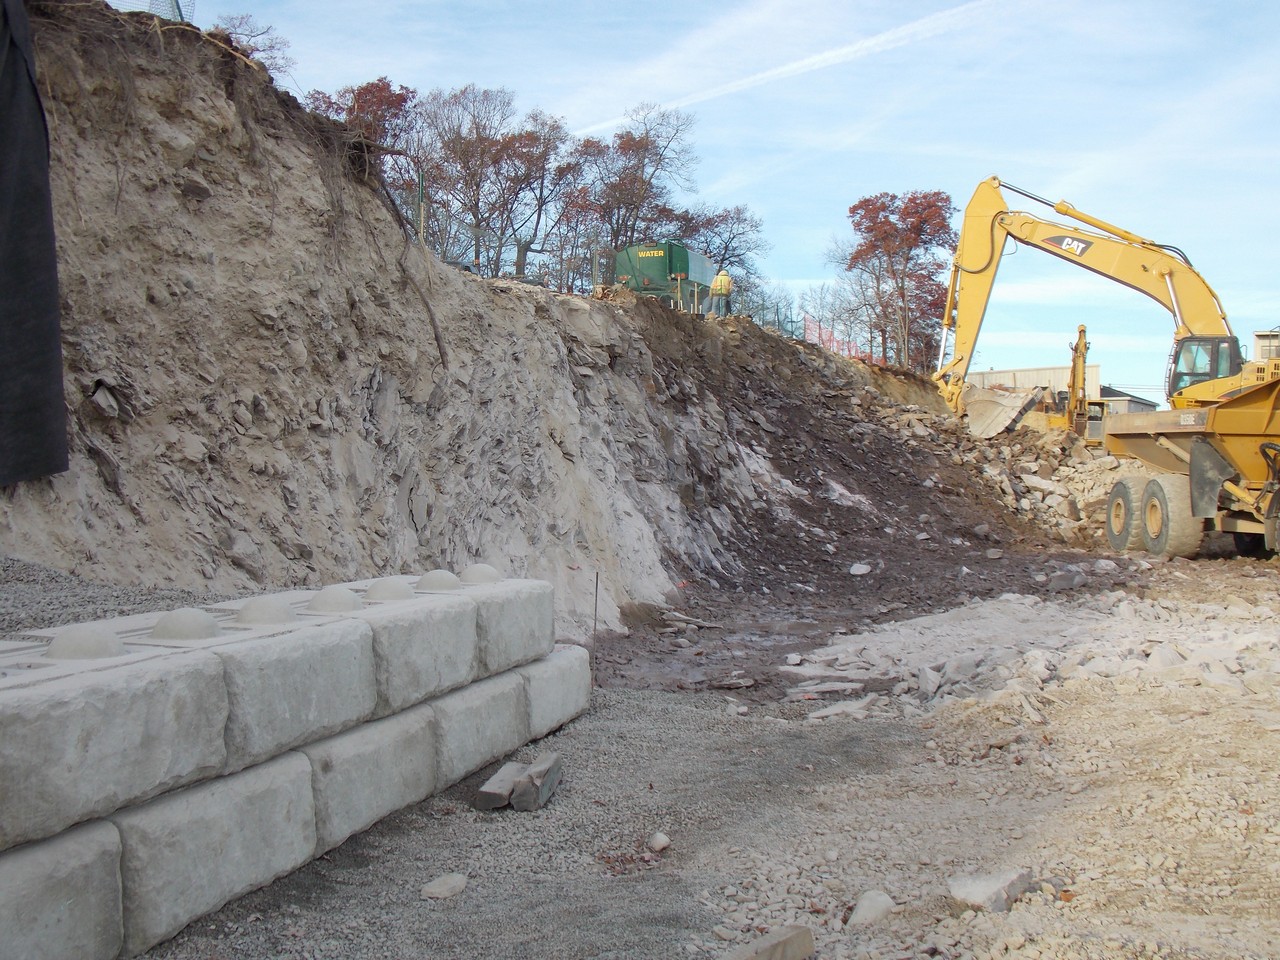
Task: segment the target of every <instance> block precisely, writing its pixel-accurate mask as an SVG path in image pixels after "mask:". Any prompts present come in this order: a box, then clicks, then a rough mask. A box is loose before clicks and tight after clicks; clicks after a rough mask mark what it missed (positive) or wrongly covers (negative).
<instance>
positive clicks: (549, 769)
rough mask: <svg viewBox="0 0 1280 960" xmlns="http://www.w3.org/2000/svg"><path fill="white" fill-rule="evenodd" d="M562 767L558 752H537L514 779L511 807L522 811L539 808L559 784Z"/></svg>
mask: <svg viewBox="0 0 1280 960" xmlns="http://www.w3.org/2000/svg"><path fill="white" fill-rule="evenodd" d="M563 769H564V765H563V764H562V763H561V760H560V754H559V753H556V752H555V751H554V750H551V751H547V752H546V753H541V754H539V755H538V757H537V759H536V760H534V761H533V763H531V764H530V765H529V769H528V770H527V771H525V773H524V775H523V776H522V777H520V779H519V780H517V781H516V785H515V789H513V790H512V791H511V808H512V809H513V810H519V811H521V812H524V813H527V812H528V811H530V810H541V809H542V807H543V806H544V805H545V804H546V802H547V801H548V800H550V799H551V795H552V794H553V793H555V792H556V787H558V786H559V785H560V774H561V773H562V771H563Z"/></svg>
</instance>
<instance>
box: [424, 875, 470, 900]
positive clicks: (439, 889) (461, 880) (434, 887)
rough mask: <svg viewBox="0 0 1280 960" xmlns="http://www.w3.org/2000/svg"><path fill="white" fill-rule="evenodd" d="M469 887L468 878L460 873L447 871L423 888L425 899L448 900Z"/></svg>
mask: <svg viewBox="0 0 1280 960" xmlns="http://www.w3.org/2000/svg"><path fill="white" fill-rule="evenodd" d="M465 889H467V878H466V877H464V876H463V875H462V874H460V873H446V874H444V875H443V876H439V877H436V878H435V879H434V880H432V881H431V882H430V883H428V884H426V885H424V886H423V888H422V899H423V900H447V899H449V898H450V897H456V896H457V895H458V894H460V893H461V892H462V891H463V890H465Z"/></svg>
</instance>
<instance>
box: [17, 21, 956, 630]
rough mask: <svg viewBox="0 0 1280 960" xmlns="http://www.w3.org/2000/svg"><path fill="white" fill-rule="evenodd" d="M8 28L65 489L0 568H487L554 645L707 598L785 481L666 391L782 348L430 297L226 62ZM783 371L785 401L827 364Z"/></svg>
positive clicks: (188, 36)
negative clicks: (37, 154) (683, 585)
mask: <svg viewBox="0 0 1280 960" xmlns="http://www.w3.org/2000/svg"><path fill="white" fill-rule="evenodd" d="M33 16H34V21H35V22H34V28H35V32H36V39H37V47H38V58H39V63H40V68H41V71H42V77H41V82H42V88H43V89H44V90H45V91H46V97H45V100H46V110H47V112H48V114H49V127H50V131H51V137H52V153H53V166H52V171H51V173H52V179H53V185H54V197H55V208H56V209H55V215H56V227H57V236H58V249H59V259H60V271H61V282H62V303H63V329H64V358H65V359H64V365H65V385H66V393H67V397H68V405H69V407H70V410H69V417H70V432H71V437H72V466H71V469H70V471H69V472H67V473H65V474H62V475H60V476H58V477H55V478H53V479H52V480H51V481H47V482H41V483H37V484H26V485H22V486H20V487H18V488H16V489H15V490H14V491H13V493H12V496H11V498H10V499H9V501H8V502H7V503H6V509H5V510H4V511H3V514H0V551H3V552H4V553H8V554H10V555H12V556H15V557H19V558H21V559H25V560H31V561H34V562H38V563H44V564H47V565H49V566H52V567H56V568H59V569H64V570H68V571H70V572H73V573H76V574H79V575H81V576H85V577H88V578H90V579H94V580H99V581H106V582H115V583H135V582H147V583H150V584H151V585H157V586H158V585H165V584H167V585H170V586H174V587H181V588H189V589H196V590H215V591H222V592H231V591H236V592H243V591H245V590H246V589H253V588H262V587H269V586H293V585H297V586H316V585H319V584H323V583H325V582H333V581H335V580H351V579H354V578H358V577H367V576H375V575H385V574H396V573H417V572H421V571H422V570H426V569H430V568H433V567H445V568H452V569H461V568H462V567H463V566H466V565H467V564H469V563H472V562H475V561H484V562H486V563H490V564H493V565H494V566H496V567H498V568H499V569H500V571H501V573H502V574H504V575H506V576H527V577H530V578H536V579H542V580H547V581H550V582H551V583H552V584H553V585H554V586H555V589H556V602H557V611H556V613H557V616H558V619H559V622H560V623H561V624H562V630H563V631H564V632H566V633H568V634H573V633H575V632H577V633H580V632H582V630H584V629H587V628H589V626H590V624H591V623H592V622H598V623H599V625H600V626H612V625H617V624H618V623H619V622H620V613H619V611H620V608H623V607H624V606H626V605H628V604H630V605H643V604H652V603H656V602H661V600H662V598H663V597H664V595H666V594H667V593H668V592H669V591H670V590H671V588H672V587H673V574H672V573H671V571H673V570H696V571H704V572H707V573H708V574H709V575H710V574H715V575H721V576H724V575H729V574H732V572H733V570H734V568H735V566H736V560H735V558H734V557H733V555H732V553H731V551H730V550H729V546H728V545H729V544H731V543H732V542H733V541H734V540H735V539H738V538H739V536H740V534H741V531H742V529H743V528H744V526H745V522H744V521H745V518H747V517H748V516H749V515H750V511H752V510H753V509H759V508H760V506H761V504H762V501H763V500H764V499H767V497H766V496H764V494H763V491H764V490H765V489H766V488H767V487H769V486H770V485H771V484H774V483H776V482H777V480H778V479H779V478H778V477H777V476H776V475H775V474H776V471H774V470H773V468H772V467H771V465H770V464H769V462H768V458H767V457H764V458H762V456H761V453H760V452H761V451H762V450H765V447H763V446H762V445H761V444H759V443H756V444H754V445H753V449H749V448H748V447H747V446H746V445H744V444H745V442H747V441H746V440H745V439H744V437H742V436H740V434H743V435H751V436H760V437H769V436H770V435H771V434H772V433H777V428H776V427H774V426H773V425H771V424H770V423H769V419H770V417H768V416H764V415H762V413H761V411H760V410H758V409H752V410H751V413H752V415H753V420H752V421H751V422H748V420H747V419H746V418H744V417H740V416H738V415H736V414H734V413H733V412H732V411H730V410H727V409H726V408H725V407H724V405H723V402H722V401H723V394H721V395H720V396H719V397H718V396H717V394H716V393H715V392H713V391H710V390H708V389H705V388H704V387H702V386H700V383H699V380H700V378H699V376H698V375H696V374H695V373H694V372H692V371H691V369H690V367H691V365H694V364H700V365H704V366H705V365H714V364H719V365H721V366H722V367H727V366H728V365H729V362H728V360H727V359H726V358H727V357H728V355H729V354H731V353H733V352H734V351H737V352H739V353H744V354H747V355H755V356H757V357H758V356H759V352H760V351H759V350H758V349H757V348H756V347H755V346H753V345H746V344H744V343H743V341H744V339H748V338H752V337H754V338H756V339H757V340H759V339H761V338H764V339H770V340H773V341H776V342H777V343H779V344H781V343H784V341H781V340H780V338H777V337H773V336H771V335H766V334H765V333H763V332H762V331H760V330H759V329H757V328H755V327H754V326H752V325H751V324H749V323H747V324H744V327H745V329H739V327H738V326H736V325H735V324H733V323H732V322H727V323H720V324H717V323H711V322H704V321H702V320H699V319H694V318H689V317H680V316H678V315H675V314H672V313H670V312H668V311H666V310H663V309H661V308H659V307H658V306H657V305H656V304H655V303H653V302H652V301H639V302H637V301H635V300H634V299H627V298H623V299H621V300H619V301H615V302H603V301H600V300H591V299H587V298H584V297H578V296H560V295H556V294H554V293H551V292H549V291H546V290H542V289H535V288H531V287H527V286H523V285H520V284H516V283H505V282H502V281H485V280H480V279H478V278H476V277H473V276H470V275H468V274H463V273H460V272H458V271H455V270H453V269H451V268H447V267H444V266H442V265H441V264H440V263H439V262H438V261H436V260H435V259H434V258H433V257H431V256H430V255H429V254H426V253H424V252H423V251H421V250H419V249H418V248H416V247H414V246H412V245H411V244H410V243H409V242H408V241H406V239H405V232H404V230H403V229H402V228H401V226H400V224H399V222H398V220H397V217H396V215H395V214H394V211H393V210H392V209H391V207H390V206H389V204H388V203H387V202H385V199H384V196H383V194H382V192H381V190H380V188H379V187H378V185H377V184H376V182H375V180H374V179H373V178H371V177H369V176H368V167H367V164H368V158H367V156H365V155H364V154H362V153H361V152H360V151H359V150H358V149H357V147H356V146H355V145H353V144H352V143H351V142H350V141H349V139H348V138H346V136H345V134H344V132H343V130H342V129H341V128H339V127H337V126H336V125H334V124H331V123H329V122H328V121H324V120H322V119H320V118H317V117H315V116H313V115H310V114H308V113H306V112H305V111H303V110H302V109H301V108H300V107H299V105H298V104H297V102H296V101H295V100H293V98H292V97H290V96H289V95H287V94H284V93H281V92H280V91H278V90H276V89H275V88H274V87H273V86H271V84H270V81H269V80H268V79H267V78H266V76H265V75H264V74H262V73H261V71H258V70H255V69H254V68H253V67H252V66H250V65H249V64H247V63H245V62H243V61H242V60H240V59H238V58H236V57H234V56H233V55H232V54H231V53H229V52H228V51H227V50H226V49H225V48H224V47H222V46H220V45H218V44H215V43H213V42H211V41H210V40H209V39H208V38H206V37H203V36H202V35H200V34H198V33H197V32H195V31H191V30H172V31H166V32H164V34H163V43H162V42H161V34H160V33H159V32H158V31H156V30H154V29H153V20H152V18H150V17H149V16H147V15H143V14H122V13H119V12H117V11H114V10H112V9H110V8H108V7H106V6H105V5H96V4H76V5H74V6H71V5H50V6H49V7H42V8H40V9H39V10H37V11H36V12H35V13H34V14H33ZM786 349H787V351H789V352H790V353H791V354H792V355H793V359H792V360H791V361H789V365H788V369H786V370H785V371H775V372H777V373H778V376H779V378H780V380H781V381H786V380H788V379H790V377H791V376H792V375H793V373H794V374H796V375H798V374H799V373H800V372H802V370H804V371H805V372H806V375H807V376H809V377H810V378H811V379H812V377H815V376H820V375H826V374H825V373H824V370H825V371H826V372H828V373H829V369H828V368H831V367H832V366H833V364H834V361H832V360H825V359H816V360H815V359H814V358H813V356H811V355H806V354H805V352H804V350H803V349H802V348H800V347H797V346H793V345H791V344H789V343H787V344H786ZM812 353H813V352H812V351H810V354H812ZM735 362H736V361H735ZM824 365H825V366H824ZM806 368H807V369H806ZM851 371H855V367H854V366H853V365H849V364H846V365H845V369H844V372H843V373H842V374H841V376H842V377H843V382H844V383H845V386H846V387H848V386H851V385H852V386H857V385H858V383H861V384H863V385H865V386H868V387H870V386H871V385H872V383H873V381H876V376H877V375H875V374H872V373H871V372H870V371H869V370H867V368H863V367H858V368H856V371H860V372H852V373H851ZM784 374H785V376H784ZM735 376H736V374H730V375H727V376H726V377H725V378H724V382H732V381H734V379H735ZM850 377H853V380H854V381H856V382H851V381H850ZM881 379H882V381H883V382H882V383H881V384H880V389H881V390H882V391H883V392H884V394H885V396H886V397H891V398H893V399H894V400H896V401H897V402H903V403H914V402H922V403H932V404H933V405H934V407H935V409H940V407H937V402H936V397H935V396H934V395H933V391H932V389H931V388H930V387H929V386H928V385H927V384H924V383H919V384H917V383H912V382H909V381H908V380H907V378H904V377H902V376H900V375H895V376H884V377H883V378H881ZM855 402H857V401H855ZM850 409H852V408H850ZM915 409H919V408H918V407H917V408H915ZM764 412H765V413H769V412H770V411H769V410H768V408H767V407H766V408H764ZM916 426H918V425H917V424H915V423H910V424H907V423H904V429H905V428H906V427H916ZM877 429H879V428H877ZM786 439H787V438H779V439H778V442H779V443H784V442H785V441H786ZM848 486H849V484H847V483H846V484H844V485H843V486H841V487H840V489H841V490H844V491H845V492H846V493H848V489H847V488H848ZM864 499H865V498H864ZM156 571H163V574H162V576H163V581H164V582H162V583H156ZM597 576H598V577H599V590H598V592H597V589H596V577H597Z"/></svg>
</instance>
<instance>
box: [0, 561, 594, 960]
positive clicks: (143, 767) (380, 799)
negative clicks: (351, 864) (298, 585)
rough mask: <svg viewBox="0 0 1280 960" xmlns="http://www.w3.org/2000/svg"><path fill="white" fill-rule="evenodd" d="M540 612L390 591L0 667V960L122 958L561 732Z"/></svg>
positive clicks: (81, 635)
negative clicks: (11, 959)
mask: <svg viewBox="0 0 1280 960" xmlns="http://www.w3.org/2000/svg"><path fill="white" fill-rule="evenodd" d="M434 573H444V572H443V571H434ZM317 598H320V600H321V601H322V602H317ZM552 610H553V596H552V590H551V587H550V585H548V584H545V583H541V582H538V581H527V580H497V581H496V582H494V581H493V579H492V578H487V579H486V578H480V579H474V578H471V579H468V580H462V579H461V578H458V577H453V576H452V575H451V574H450V575H448V576H447V577H441V576H437V577H425V578H422V582H421V583H420V582H419V580H418V578H414V577H396V578H383V579H381V580H377V581H364V582H360V583H355V584H347V585H335V586H334V587H330V588H327V592H326V591H319V592H317V591H293V592H289V593H284V594H276V595H271V596H267V597H255V598H249V599H247V600H243V601H236V602H232V603H227V604H218V605H215V606H212V607H210V608H208V609H207V610H191V609H187V610H181V611H170V612H169V613H168V614H145V615H139V616H136V617H128V618H121V619H119V620H112V621H100V622H97V623H94V624H83V625H77V626H76V627H75V628H73V630H72V631H70V632H67V631H65V628H64V632H61V633H60V632H59V631H53V630H50V631H39V632H37V633H35V634H33V635H32V637H31V639H30V641H26V640H24V641H19V642H16V643H9V642H7V643H5V644H4V645H2V646H0V956H7V955H9V953H13V954H14V955H15V956H24V957H28V956H29V957H39V958H44V957H87V958H94V960H96V958H104V960H105V958H114V957H127V956H132V955H135V954H137V953H139V952H142V951H145V950H147V949H149V948H150V947H151V946H153V945H154V944H156V943H158V942H160V941H161V940H163V939H166V938H167V937H170V936H172V935H173V934H174V933H176V932H177V931H178V930H180V929H181V928H182V927H183V926H185V925H186V924H187V923H189V922H191V921H192V920H193V919H195V918H196V917H199V916H201V915H202V914H204V913H207V912H209V911H212V910H215V909H217V908H218V907H220V906H222V905H223V904H224V903H226V902H227V901H228V900H230V899H232V898H234V897H236V896H239V895H241V894H243V893H245V892H247V891H249V890H252V889H254V888H256V887H259V886H262V885H264V884H266V883H269V882H270V881H271V880H273V879H275V878H276V877H279V876H282V875H283V874H285V873H288V872H289V871H291V870H293V869H295V868H296V867H298V866H300V865H301V864H303V863H305V862H307V861H308V860H309V859H311V858H312V857H314V856H318V855H319V854H321V853H323V852H324V851H326V850H329V849H332V848H333V847H335V846H337V845H339V844H341V843H342V842H343V841H344V840H346V839H347V838H348V837H350V836H352V835H353V834H355V833H358V832H360V831H362V830H364V829H367V828H368V827H369V826H371V825H373V824H374V823H376V822H377V821H378V820H379V819H381V818H382V817H384V816H386V815H387V814H390V813H392V812H394V811H395V810H398V809H400V808H402V807H405V806H407V805H409V804H412V803H416V802H418V801H420V800H422V799H424V798H425V797H428V796H430V795H431V794H432V793H434V792H436V791H438V790H440V789H443V788H444V787H446V786H449V785H450V784H452V783H456V782H457V781H458V780H460V779H462V778H463V777H465V776H467V775H469V774H471V773H473V772H474V771H476V770H478V769H480V768H481V767H483V766H485V765H486V764H488V763H489V762H490V761H492V760H494V759H497V758H499V757H501V756H503V755H505V754H507V753H510V752H511V751H513V750H515V749H517V748H518V747H520V746H522V745H523V744H524V743H526V742H527V741H528V740H529V739H530V738H531V737H539V736H543V735H545V734H546V733H549V732H550V731H551V730H553V729H555V728H556V727H558V726H560V725H562V724H563V723H565V722H567V721H568V720H570V719H572V718H573V717H574V716H576V715H577V714H578V713H580V712H582V710H584V709H585V708H586V706H587V703H588V700H589V697H590V691H591V676H590V668H589V662H588V656H587V653H586V651H585V650H582V649H580V648H576V647H556V648H555V649H554V650H553V646H554V640H553V637H554V620H553V615H552ZM90 628H91V629H90ZM59 643H61V646H60V647H59ZM68 652H70V657H68ZM58 654H61V656H58ZM77 658H78V659H77ZM84 821H88V822H84ZM76 824H79V825H78V826H77V825H76Z"/></svg>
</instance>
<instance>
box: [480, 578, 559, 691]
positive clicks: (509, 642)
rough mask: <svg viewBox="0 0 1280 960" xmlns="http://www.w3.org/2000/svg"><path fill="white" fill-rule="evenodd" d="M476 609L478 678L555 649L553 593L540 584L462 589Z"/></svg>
mask: <svg viewBox="0 0 1280 960" xmlns="http://www.w3.org/2000/svg"><path fill="white" fill-rule="evenodd" d="M466 596H467V597H468V598H469V599H471V600H474V601H475V602H476V604H477V606H478V607H479V610H478V616H477V619H476V633H477V636H478V639H479V645H480V675H481V676H485V677H488V676H493V675H494V674H497V673H501V672H502V671H504V670H510V669H511V668H512V667H518V666H520V665H521V664H523V663H530V662H531V661H533V660H537V659H538V658H539V657H545V656H546V655H547V654H549V653H550V652H551V650H552V648H553V647H554V646H555V591H554V589H553V588H552V586H551V584H549V583H547V582H545V581H543V580H503V581H501V582H500V583H491V584H477V585H473V586H469V587H467V588H466Z"/></svg>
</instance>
